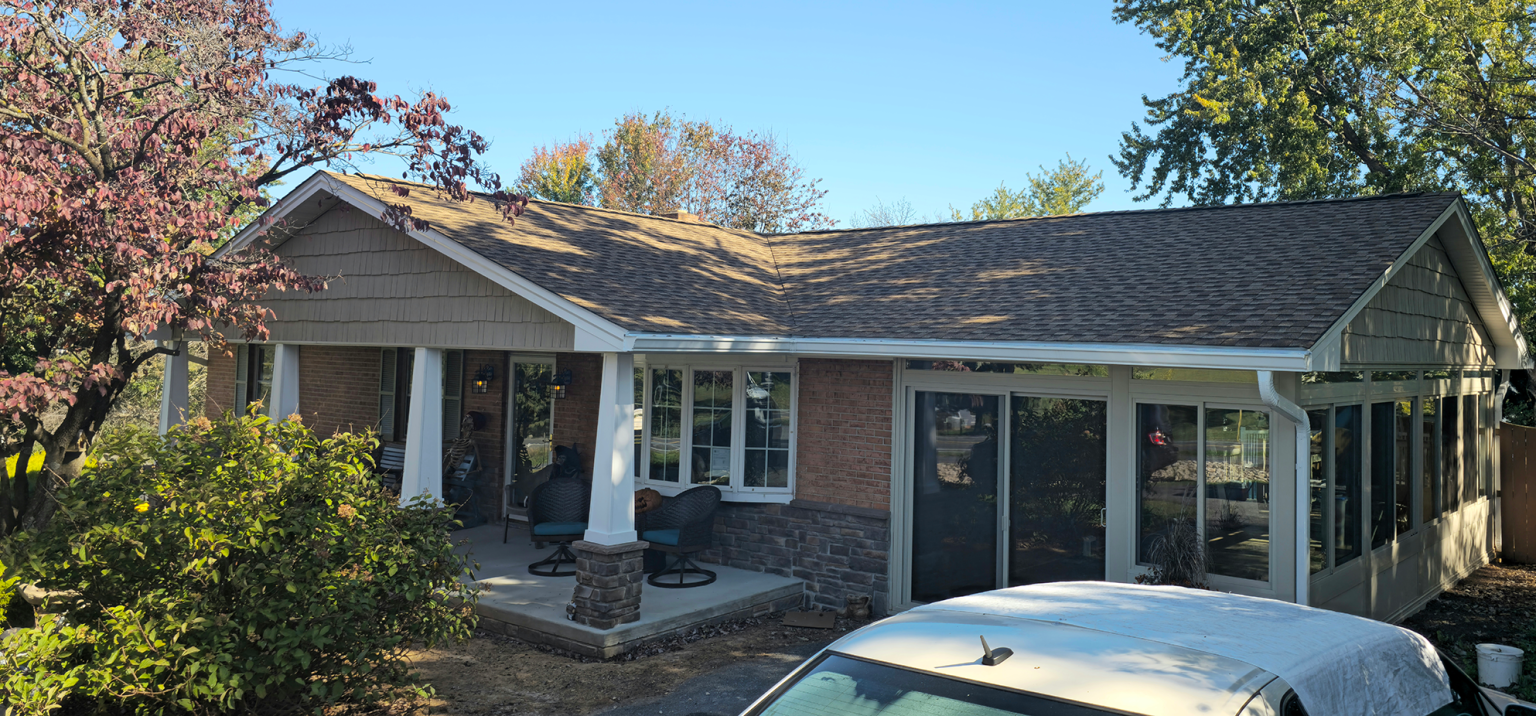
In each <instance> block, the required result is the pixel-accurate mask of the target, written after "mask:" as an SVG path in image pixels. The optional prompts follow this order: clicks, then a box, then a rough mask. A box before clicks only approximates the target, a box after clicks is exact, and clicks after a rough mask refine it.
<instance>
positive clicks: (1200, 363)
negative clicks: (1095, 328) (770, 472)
mask: <svg viewBox="0 0 1536 716" xmlns="http://www.w3.org/2000/svg"><path fill="white" fill-rule="evenodd" d="M628 340H629V341H630V343H629V345H630V347H631V350H633V351H635V352H637V353H734V354H760V353H794V354H800V355H824V356H847V357H861V358H918V359H932V360H987V361H1017V362H1027V363H1087V364H1094V365H1134V366H1149V367H1158V368H1216V369H1228V370H1273V371H1290V372H1306V371H1311V370H1317V369H1316V368H1314V367H1312V362H1313V356H1312V353H1311V352H1310V351H1308V350H1305V349H1301V348H1227V347H1219V346H1179V345H1162V344H1130V343H1034V342H1023V341H1019V342H1003V341H911V340H886V339H871V338H775V337H771V336H689V335H661V334H642V333H632V334H630V335H629V336H628Z"/></svg>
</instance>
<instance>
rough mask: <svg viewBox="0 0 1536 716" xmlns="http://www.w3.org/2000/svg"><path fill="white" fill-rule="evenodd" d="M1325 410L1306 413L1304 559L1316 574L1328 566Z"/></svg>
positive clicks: (1326, 427) (1326, 425)
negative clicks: (1307, 506) (1324, 534)
mask: <svg viewBox="0 0 1536 716" xmlns="http://www.w3.org/2000/svg"><path fill="white" fill-rule="evenodd" d="M1327 430H1328V410H1327V409H1326V408H1325V409H1323V410H1308V411H1307V438H1308V442H1309V443H1310V444H1311V446H1312V447H1311V449H1310V454H1309V455H1308V457H1307V464H1308V465H1309V466H1310V469H1309V471H1308V473H1309V475H1310V478H1309V479H1308V487H1309V489H1310V491H1311V494H1310V497H1309V500H1308V504H1309V505H1311V507H1310V509H1309V510H1308V519H1307V524H1308V530H1307V535H1308V538H1309V539H1308V540H1307V542H1308V544H1309V545H1310V546H1309V547H1308V548H1307V559H1308V563H1309V564H1310V567H1311V568H1310V570H1309V571H1310V572H1311V573H1312V574H1316V573H1318V572H1320V571H1322V570H1323V569H1324V568H1325V567H1327V566H1328V555H1327V554H1326V553H1325V552H1324V550H1325V549H1326V546H1325V545H1324V544H1323V529H1324V520H1325V519H1326V516H1325V515H1324V513H1323V505H1324V504H1326V500H1327V495H1326V494H1324V493H1325V492H1326V491H1327V489H1328V464H1327V463H1326V462H1325V461H1324V460H1323V456H1324V455H1326V454H1327V452H1328V437H1327Z"/></svg>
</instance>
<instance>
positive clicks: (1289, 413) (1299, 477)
mask: <svg viewBox="0 0 1536 716" xmlns="http://www.w3.org/2000/svg"><path fill="white" fill-rule="evenodd" d="M1258 373H1259V398H1260V399H1261V400H1263V401H1264V404H1265V405H1267V406H1269V407H1270V408H1273V409H1274V411H1275V412H1277V413H1280V414H1281V415H1284V416H1285V417H1286V419H1287V420H1290V421H1291V422H1292V423H1295V424H1296V603H1297V604H1300V605H1303V606H1306V604H1307V592H1308V588H1309V587H1310V586H1311V584H1310V582H1311V576H1312V575H1311V574H1310V573H1308V571H1307V567H1308V565H1309V564H1311V562H1310V561H1309V560H1308V550H1309V548H1310V546H1311V541H1310V540H1311V535H1310V532H1311V524H1310V523H1309V518H1310V517H1311V514H1312V492H1311V486H1312V464H1311V460H1310V458H1311V456H1312V455H1311V453H1312V441H1311V438H1310V436H1309V433H1310V432H1311V426H1310V425H1308V424H1307V412H1306V411H1305V410H1302V409H1301V406H1300V405H1297V404H1295V403H1293V402H1291V401H1290V399H1289V398H1286V397H1285V396H1283V395H1281V394H1280V391H1278V390H1276V389H1275V373H1274V371H1270V370H1261V371H1259V372H1258Z"/></svg>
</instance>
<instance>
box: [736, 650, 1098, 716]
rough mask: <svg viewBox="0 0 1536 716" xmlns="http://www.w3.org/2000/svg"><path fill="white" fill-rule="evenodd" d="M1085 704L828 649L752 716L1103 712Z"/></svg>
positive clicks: (1086, 715)
mask: <svg viewBox="0 0 1536 716" xmlns="http://www.w3.org/2000/svg"><path fill="white" fill-rule="evenodd" d="M1118 713H1123V712H1120V711H1104V710H1100V709H1096V708H1092V707H1088V706H1084V705H1081V704H1075V703H1069V702H1066V701H1058V700H1056V699H1051V698H1047V697H1044V696H1038V695H1034V694H1027V693H1023V692H1019V691H1010V690H1008V689H999V688H995V687H991V686H983V685H981V684H976V683H973V682H969V681H960V680H959V679H948V678H944V677H942V676H935V675H933V674H928V673H924V672H921V671H913V670H910V669H904V668H900V667H895V666H890V665H888V664H877V663H874V662H869V661H864V660H862V659H853V658H849V657H845V656H840V655H837V654H828V655H826V656H824V657H822V659H821V660H820V661H818V662H817V663H816V664H815V665H814V667H813V668H811V669H809V670H807V671H805V672H803V673H802V674H801V675H800V677H799V678H798V679H796V680H794V681H793V682H791V683H790V684H789V685H787V686H785V687H783V688H781V689H779V691H778V692H777V693H776V694H775V695H774V697H773V698H772V699H770V700H769V701H767V702H766V703H764V704H763V705H762V706H760V707H758V708H757V709H756V710H754V711H752V714H753V715H754V716H875V715H876V714H878V715H879V716H929V715H931V714H943V716H996V715H998V714H1025V715H1026V716H1101V715H1102V714H1118Z"/></svg>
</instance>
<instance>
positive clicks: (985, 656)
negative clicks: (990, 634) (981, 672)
mask: <svg viewBox="0 0 1536 716" xmlns="http://www.w3.org/2000/svg"><path fill="white" fill-rule="evenodd" d="M1010 656H1013V650H1012V649H1009V648H1008V647H1006V646H1000V647H998V648H996V649H993V648H992V647H990V646H987V638H986V637H982V638H981V665H982V666H997V665H998V664H1001V663H1003V662H1004V661H1007V660H1008V657H1010Z"/></svg>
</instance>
